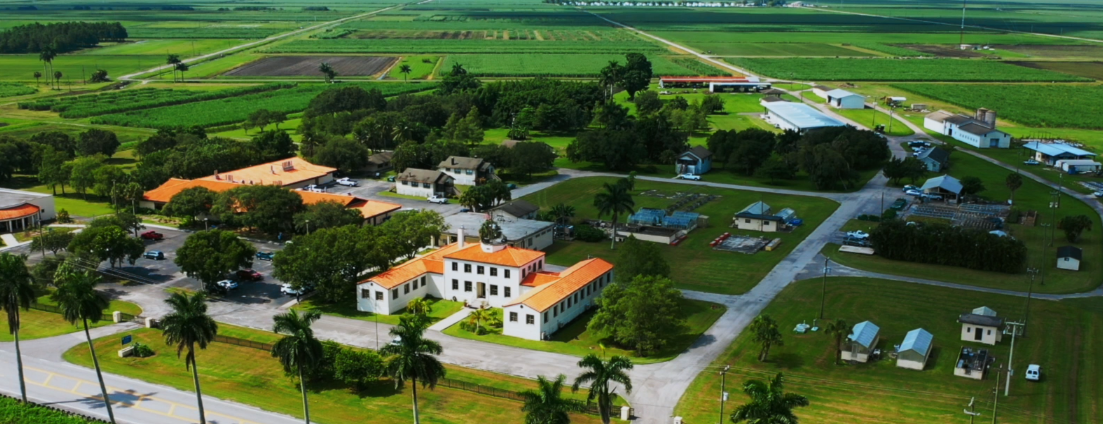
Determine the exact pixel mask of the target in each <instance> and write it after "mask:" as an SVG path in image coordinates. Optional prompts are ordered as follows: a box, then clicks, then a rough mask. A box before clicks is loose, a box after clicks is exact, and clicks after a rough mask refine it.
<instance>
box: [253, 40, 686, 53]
mask: <svg viewBox="0 0 1103 424" xmlns="http://www.w3.org/2000/svg"><path fill="white" fill-rule="evenodd" d="M267 51H268V52H270V53H358V54H362V53H392V54H402V53H498V54H504V53H612V54H619V55H624V54H625V53H655V52H663V51H665V50H664V49H663V48H662V47H660V46H659V45H657V44H654V43H651V42H648V41H645V40H643V39H642V38H636V39H635V40H630V41H618V42H607V41H540V40H514V39H509V40H486V39H467V40H453V39H443V40H425V39H421V40H404V39H381V40H358V39H346V38H338V39H332V40H295V41H291V42H288V43H284V44H280V45H276V46H272V47H270V48H268V49H267Z"/></svg>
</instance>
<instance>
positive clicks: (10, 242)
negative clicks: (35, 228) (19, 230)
mask: <svg viewBox="0 0 1103 424" xmlns="http://www.w3.org/2000/svg"><path fill="white" fill-rule="evenodd" d="M0 240H3V241H4V246H3V249H10V248H13V247H18V246H20V245H22V244H23V243H20V242H19V240H16V238H15V235H13V234H0Z"/></svg>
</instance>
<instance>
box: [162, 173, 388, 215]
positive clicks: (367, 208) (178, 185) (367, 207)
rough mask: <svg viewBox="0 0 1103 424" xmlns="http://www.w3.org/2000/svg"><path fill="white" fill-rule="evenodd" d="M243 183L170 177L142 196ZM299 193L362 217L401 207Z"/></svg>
mask: <svg viewBox="0 0 1103 424" xmlns="http://www.w3.org/2000/svg"><path fill="white" fill-rule="evenodd" d="M243 185H245V184H235V183H230V182H226V181H212V180H204V179H200V180H182V179H178V178H170V179H169V180H168V181H166V182H165V183H164V184H161V186H160V187H157V188H155V189H153V190H150V191H147V192H146V193H145V195H144V196H143V198H144V199H145V200H149V201H151V202H155V203H168V202H169V201H171V200H172V196H175V195H177V194H178V193H180V192H181V191H184V190H187V189H189V188H194V187H205V188H206V189H207V190H210V191H213V192H215V193H220V192H223V191H228V190H230V189H233V188H235V187H241V186H243ZM294 192H295V193H298V194H299V197H302V198H303V204H306V205H313V204H315V203H321V202H326V201H332V202H337V203H340V204H341V205H342V206H344V207H346V208H356V209H359V210H360V213H361V214H362V215H363V216H364V219H367V218H371V217H373V216H377V215H382V214H385V213H387V212H392V211H396V210H399V209H402V205H399V204H396V203H389V202H380V201H377V200H367V199H361V198H359V197H355V196H348V195H341V194H333V193H315V192H313V191H302V190H294Z"/></svg>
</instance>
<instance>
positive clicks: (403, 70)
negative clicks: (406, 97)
mask: <svg viewBox="0 0 1103 424" xmlns="http://www.w3.org/2000/svg"><path fill="white" fill-rule="evenodd" d="M413 71H414V68H411V67H410V65H406V64H403V65H402V66H399V67H398V72H401V73H402V82H409V81H408V80H407V79H406V77H408V76H410V72H413Z"/></svg>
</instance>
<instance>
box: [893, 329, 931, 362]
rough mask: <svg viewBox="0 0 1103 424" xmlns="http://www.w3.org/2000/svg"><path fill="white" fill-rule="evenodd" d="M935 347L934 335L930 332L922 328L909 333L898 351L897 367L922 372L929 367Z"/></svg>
mask: <svg viewBox="0 0 1103 424" xmlns="http://www.w3.org/2000/svg"><path fill="white" fill-rule="evenodd" d="M933 346H934V335H933V334H931V333H930V332H929V331H927V330H924V329H922V328H916V329H914V330H912V331H909V332H908V334H906V335H904V342H903V343H901V344H900V348H899V349H897V351H896V366H898V367H900V368H908V369H913V370H920V371H922V370H923V368H925V367H926V366H927V358H928V357H930V355H931V347H933Z"/></svg>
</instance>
